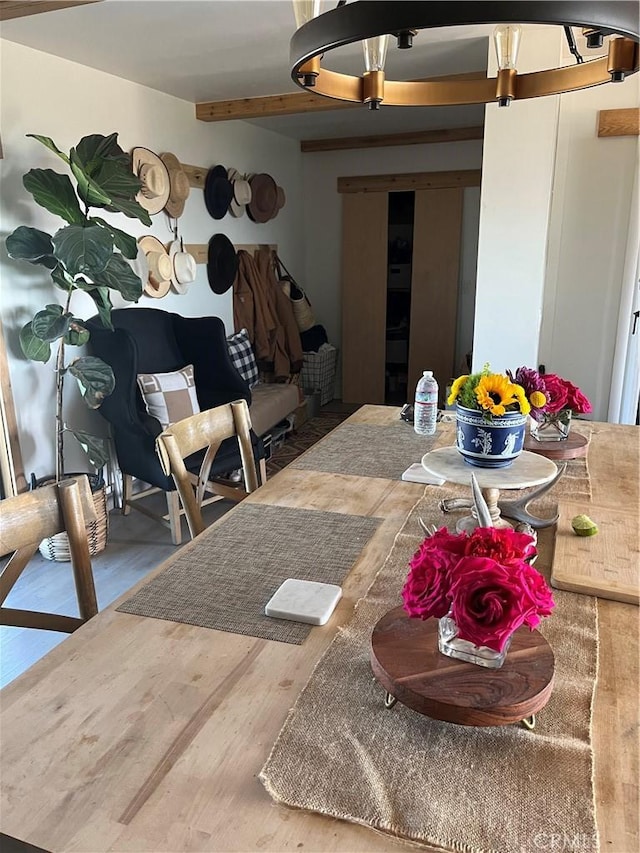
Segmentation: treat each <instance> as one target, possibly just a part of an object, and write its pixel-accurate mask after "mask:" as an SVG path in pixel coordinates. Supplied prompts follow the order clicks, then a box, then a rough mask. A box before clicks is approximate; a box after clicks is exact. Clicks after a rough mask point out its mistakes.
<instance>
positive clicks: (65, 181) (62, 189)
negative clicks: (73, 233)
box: [22, 169, 84, 224]
mask: <svg viewBox="0 0 640 853" xmlns="http://www.w3.org/2000/svg"><path fill="white" fill-rule="evenodd" d="M22 183H23V184H24V187H25V189H26V190H27V191H28V192H30V193H31V195H32V196H33V197H34V199H35V200H36V201H37V202H38V204H39V205H40V206H41V207H44V208H45V209H46V210H48V211H49V213H55V215H56V216H61V217H62V218H63V219H64V220H66V221H67V222H69V223H70V224H73V223H76V224H78V223H80V222H84V216H83V215H82V211H81V210H80V205H79V204H78V199H77V196H76V194H75V192H74V191H73V185H72V183H71V181H70V180H69V178H68V177H67V176H66V175H60V174H59V173H58V172H54V171H53V169H31V170H30V171H29V172H27V174H26V175H24V177H23V178H22Z"/></svg>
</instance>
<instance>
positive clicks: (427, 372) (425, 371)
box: [422, 370, 433, 376]
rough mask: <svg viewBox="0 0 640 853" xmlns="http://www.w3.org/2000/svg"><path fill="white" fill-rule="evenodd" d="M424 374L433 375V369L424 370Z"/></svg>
mask: <svg viewBox="0 0 640 853" xmlns="http://www.w3.org/2000/svg"><path fill="white" fill-rule="evenodd" d="M422 375H423V376H433V370H423V371H422Z"/></svg>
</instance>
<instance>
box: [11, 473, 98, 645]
mask: <svg viewBox="0 0 640 853" xmlns="http://www.w3.org/2000/svg"><path fill="white" fill-rule="evenodd" d="M95 520H96V511H95V507H94V503H93V498H92V496H91V488H90V486H89V481H88V479H87V477H84V476H82V477H78V478H77V479H68V480H63V481H62V482H60V483H57V484H56V483H52V484H51V485H49V486H42V487H41V488H38V489H35V490H34V491H32V492H25V493H23V494H20V495H16V496H15V497H12V498H5V499H4V500H2V501H0V555H10V557H9V560H8V561H7V562H6V563H5V565H4V568H3V569H2V574H0V624H2V625H12V626H14V627H18V628H40V629H44V630H46V631H65V632H68V633H71V632H72V631H75V630H76V629H77V628H79V627H80V626H81V625H83V624H84V623H85V622H86V621H87V620H88V619H91V617H92V616H95V615H96V613H97V612H98V603H97V600H96V590H95V586H94V583H93V573H92V570H91V557H90V554H89V542H88V539H87V529H86V525H87V524H91V523H92V522H94V521H95ZM58 533H66V534H67V536H68V537H69V551H70V553H71V565H72V568H73V575H74V580H75V587H76V596H77V599H78V608H79V610H80V616H79V617H75V616H62V615H60V614H57V613H42V612H39V611H35V610H17V609H13V608H10V607H4V606H3V605H4V601H5V599H6V597H7V596H8V595H9V592H10V591H11V589H12V587H13V586H14V584H15V583H16V581H17V580H18V578H19V577H20V575H21V574H22V572H23V571H24V569H25V568H26V566H27V564H28V562H29V560H30V559H31V558H32V557H33V556H34V554H35V553H36V551H37V550H38V545H39V544H40V542H41V541H42V540H43V539H46V538H47V537H49V536H55V535H56V534H58ZM55 568H56V569H57V567H55Z"/></svg>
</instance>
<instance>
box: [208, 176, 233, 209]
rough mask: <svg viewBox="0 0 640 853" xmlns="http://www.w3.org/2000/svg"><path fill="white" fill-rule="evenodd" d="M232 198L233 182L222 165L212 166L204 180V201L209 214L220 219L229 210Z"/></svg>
mask: <svg viewBox="0 0 640 853" xmlns="http://www.w3.org/2000/svg"><path fill="white" fill-rule="evenodd" d="M232 198H233V184H232V183H231V181H230V180H229V178H228V176H227V170H226V169H225V167H224V166H214V167H213V168H212V169H209V171H208V172H207V177H206V179H205V182H204V203H205V205H206V206H207V210H208V211H209V215H210V216H212V217H213V218H214V219H222V217H223V216H224V215H225V214H226V212H227V211H228V210H229V205H230V204H231V199H232Z"/></svg>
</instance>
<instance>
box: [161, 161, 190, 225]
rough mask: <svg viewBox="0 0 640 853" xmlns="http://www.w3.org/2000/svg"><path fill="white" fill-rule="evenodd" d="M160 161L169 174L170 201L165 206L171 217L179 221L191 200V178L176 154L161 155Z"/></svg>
mask: <svg viewBox="0 0 640 853" xmlns="http://www.w3.org/2000/svg"><path fill="white" fill-rule="evenodd" d="M160 159H161V160H162V162H163V163H164V165H165V166H166V167H167V171H168V172H169V199H168V201H167V203H166V204H165V206H164V209H165V210H166V211H167V213H168V214H169V216H172V217H173V218H174V219H177V218H178V217H179V216H182V214H183V213H184V205H185V202H186V200H187V199H188V198H189V192H190V191H191V187H190V186H189V178H188V177H187V173H186V172H185V171H184V169H183V168H182V165H181V164H180V161H179V160H178V158H177V157H176V155H175V154H171V153H170V152H167V153H166V154H161V155H160Z"/></svg>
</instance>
